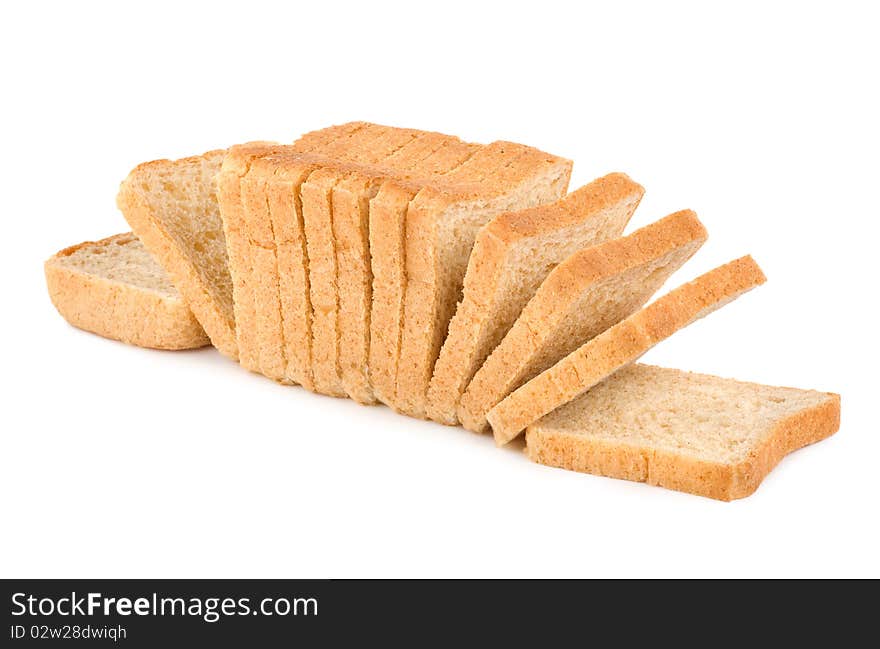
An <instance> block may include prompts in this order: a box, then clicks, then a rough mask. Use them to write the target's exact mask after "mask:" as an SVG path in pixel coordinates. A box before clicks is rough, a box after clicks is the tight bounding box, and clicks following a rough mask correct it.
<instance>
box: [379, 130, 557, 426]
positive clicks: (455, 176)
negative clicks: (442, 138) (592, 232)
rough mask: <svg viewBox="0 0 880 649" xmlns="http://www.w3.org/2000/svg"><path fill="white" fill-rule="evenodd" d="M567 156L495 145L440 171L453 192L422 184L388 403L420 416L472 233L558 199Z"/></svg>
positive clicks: (410, 219)
mask: <svg viewBox="0 0 880 649" xmlns="http://www.w3.org/2000/svg"><path fill="white" fill-rule="evenodd" d="M570 176H571V161H569V160H565V159H563V158H559V157H556V156H553V155H550V154H548V153H544V152H543V151H539V150H537V149H533V148H531V147H527V146H523V145H519V144H512V143H509V142H494V143H492V144H489V145H487V146H485V147H483V148H482V149H480V150H479V151H477V152H476V153H475V154H474V155H473V156H472V157H471V158H469V159H468V160H467V162H465V163H464V164H462V165H461V166H459V167H458V168H457V169H456V170H455V171H454V172H452V173H449V174H447V175H445V176H444V177H443V178H444V181H445V182H447V183H449V184H451V185H456V184H458V185H471V187H472V189H470V190H467V191H466V190H465V189H464V188H462V187H460V188H459V189H458V190H457V191H456V192H454V193H452V192H448V191H444V190H442V189H439V188H432V187H427V188H425V189H424V190H421V191H420V192H419V193H418V195H417V196H416V197H415V198H414V199H413V201H412V202H411V204H410V205H409V207H408V209H407V216H406V226H405V227H406V229H405V231H406V252H405V258H406V261H405V273H406V291H405V298H404V314H403V323H404V325H403V326H404V328H403V332H402V336H401V343H400V353H399V361H398V370H397V380H396V399H395V404H394V407H395V409H397V410H398V411H400V412H402V413H404V414H408V415H410V416H413V417H422V418H424V417H425V416H426V405H427V404H426V402H427V390H428V384H429V382H430V380H431V376H432V374H433V370H434V364H435V362H436V360H437V356H438V355H439V353H440V347H441V345H442V344H443V340H444V338H445V337H446V333H447V330H448V328H449V321H450V320H451V319H452V315H453V313H454V311H455V307H456V305H457V304H458V302H459V300H460V298H461V291H462V285H463V281H464V275H465V271H466V269H467V262H468V258H469V256H470V253H471V249H472V248H473V245H474V241H475V240H476V236H477V232H478V231H479V229H480V228H481V227H483V226H484V225H486V223H488V222H489V221H490V220H491V219H492V218H493V217H495V216H497V215H498V214H500V213H503V212H508V211H516V210H520V209H525V208H529V207H534V206H537V205H543V204H545V203H550V202H553V201H556V200H558V199H559V198H560V197H561V196H562V195H563V194H565V191H566V189H567V187H568V181H569V177H570Z"/></svg>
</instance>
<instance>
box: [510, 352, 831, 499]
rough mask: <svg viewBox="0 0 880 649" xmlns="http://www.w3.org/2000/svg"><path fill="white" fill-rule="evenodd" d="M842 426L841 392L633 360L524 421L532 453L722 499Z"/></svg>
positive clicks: (750, 486) (558, 463)
mask: <svg viewBox="0 0 880 649" xmlns="http://www.w3.org/2000/svg"><path fill="white" fill-rule="evenodd" d="M839 427H840V396H839V395H837V394H830V393H826V392H814V391H812V390H797V389H794V388H777V387H770V386H767V385H758V384H756V383H742V382H740V381H733V380H731V379H722V378H718V377H717V376H707V375H704V374H692V373H689V372H682V371H681V370H674V369H667V368H662V367H652V366H650V365H641V364H633V365H630V366H628V367H625V368H624V369H622V370H620V371H619V372H616V373H615V374H612V375H611V376H610V377H609V378H607V379H606V380H604V381H602V382H601V383H599V385H597V386H595V387H594V388H592V389H591V390H590V391H589V392H587V393H586V394H584V395H583V396H580V397H578V398H576V399H575V400H573V401H571V402H569V403H567V404H566V405H564V406H562V407H561V408H559V409H557V410H555V411H553V412H552V413H550V414H549V415H546V416H544V417H543V418H541V419H540V420H539V421H537V422H535V423H534V424H532V425H530V426H529V427H528V429H527V430H526V447H527V452H528V455H529V457H530V458H531V459H533V460H535V461H536V462H539V463H541V464H546V465H548V466H555V467H561V468H564V469H571V470H573V471H581V472H584V473H593V474H596V475H603V476H610V477H612V478H622V479H624V480H635V481H637V482H647V483H648V484H652V485H659V486H661V487H666V488H667V489H676V490H678V491H685V492H688V493H692V494H698V495H700V496H707V497H709V498H717V499H719V500H734V499H736V498H744V497H745V496H748V495H750V494H751V493H753V492H754V491H755V489H757V488H758V486H759V485H760V484H761V481H762V480H763V479H764V477H765V476H766V475H767V474H768V473H769V472H770V471H771V470H772V469H773V467H775V466H776V465H777V464H778V463H779V461H780V460H781V459H782V458H783V457H785V456H786V455H787V454H788V453H791V452H792V451H795V450H797V449H799V448H801V447H802V446H806V445H807V444H812V443H814V442H817V441H819V440H821V439H824V438H826V437H828V436H829V435H832V434H833V433H834V432H836V431H837V429H838V428H839Z"/></svg>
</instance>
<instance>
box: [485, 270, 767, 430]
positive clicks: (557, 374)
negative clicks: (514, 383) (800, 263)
mask: <svg viewBox="0 0 880 649" xmlns="http://www.w3.org/2000/svg"><path fill="white" fill-rule="evenodd" d="M765 281H766V278H765V277H764V273H763V272H762V271H761V269H760V268H759V267H758V264H756V263H755V261H754V260H753V259H752V258H751V257H749V256H746V257H741V258H739V259H735V260H734V261H731V262H729V263H727V264H725V265H723V266H719V267H718V268H715V269H714V270H710V271H709V272H708V273H705V274H704V275H700V276H699V277H698V278H697V279H695V280H693V281H692V282H688V283H687V284H684V285H682V286H679V287H678V288H676V289H674V290H672V291H670V292H669V293H667V294H666V295H664V296H662V297H660V298H658V299H657V300H655V301H654V302H652V303H651V304H649V305H648V306H646V307H645V308H643V309H642V310H640V311H638V312H636V313H634V314H633V315H631V316H629V317H628V318H626V319H625V320H622V321H620V322H618V323H617V324H616V325H614V326H613V327H611V328H610V329H607V330H606V331H604V332H602V333H600V334H599V335H598V336H596V337H595V338H593V339H592V340H590V341H589V342H587V343H585V344H583V345H582V346H580V347H578V348H577V349H575V350H574V351H573V352H571V353H570V354H568V355H567V356H566V357H565V358H563V359H562V360H560V361H559V362H558V363H556V364H555V365H553V367H551V368H549V369H547V370H545V371H544V372H541V374H539V375H538V376H536V377H535V378H533V379H532V380H531V381H529V382H528V383H526V384H525V385H523V386H522V387H520V388H518V389H517V390H515V391H514V392H512V393H511V394H510V395H508V396H507V397H506V398H505V399H504V400H503V401H502V402H501V403H499V404H498V405H497V406H495V407H494V408H492V410H490V411H489V414H488V415H487V418H488V420H489V423H490V424H491V425H492V431H493V433H494V435H495V442H496V443H497V444H499V445H503V444H507V443H508V442H509V441H511V440H512V439H514V438H515V437H517V436H518V435H519V434H520V433H521V432H522V431H523V430H524V429H525V428H526V426H528V425H530V424H532V423H534V422H536V421H537V420H538V419H540V418H541V417H543V416H544V415H546V414H548V413H550V412H553V411H554V410H556V408H558V407H559V406H562V405H565V404H566V403H568V402H569V401H571V400H572V399H574V398H575V397H577V396H578V395H580V394H583V393H584V392H586V391H587V390H589V389H590V388H592V387H593V386H594V385H596V384H597V383H599V382H600V381H601V380H603V379H604V378H606V377H607V376H610V375H611V374H613V373H614V372H616V371H617V370H619V369H620V368H622V367H625V366H626V365H628V364H629V363H632V362H633V361H635V360H637V359H638V358H639V357H640V356H641V355H642V354H644V353H645V352H647V351H648V350H649V349H650V348H651V347H653V346H654V345H656V344H657V343H658V342H660V341H661V340H664V339H665V338H668V337H669V336H671V335H672V334H673V333H675V332H676V331H678V330H679V329H682V328H684V327H686V326H687V325H689V324H690V323H692V322H694V321H695V320H698V319H700V318H702V317H704V316H706V315H708V314H710V313H712V312H713V311H715V310H716V309H719V308H721V307H722V306H724V305H725V304H728V303H729V302H732V301H733V300H735V299H736V298H738V297H739V296H740V295H742V294H743V293H745V292H747V291H750V290H751V289H753V288H754V287H756V286H758V285H760V284H763V283H764V282H765Z"/></svg>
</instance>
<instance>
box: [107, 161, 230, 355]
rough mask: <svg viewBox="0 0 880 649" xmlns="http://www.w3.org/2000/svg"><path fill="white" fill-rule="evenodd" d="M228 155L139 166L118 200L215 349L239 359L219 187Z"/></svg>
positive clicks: (124, 183) (131, 175)
mask: <svg viewBox="0 0 880 649" xmlns="http://www.w3.org/2000/svg"><path fill="white" fill-rule="evenodd" d="M225 153H226V152H225V151H224V150H217V151H209V152H208V153H205V154H204V155H201V156H193V157H189V158H183V159H180V160H155V161H152V162H146V163H144V164H141V165H138V166H137V167H135V168H134V170H132V172H131V173H130V174H129V175H128V177H127V178H126V179H125V180H124V181H123V182H122V185H121V186H120V188H119V194H118V196H117V199H116V200H117V205H118V206H119V209H120V210H122V213H123V215H124V216H125V219H126V221H128V224H129V225H130V226H131V229H132V230H134V233H135V235H137V237H138V238H139V239H140V240H141V241H142V242H143V244H144V247H145V248H146V249H147V250H148V251H149V253H150V254H151V255H152V256H153V257H154V258H155V259H156V261H157V262H158V263H159V265H160V266H162V268H164V269H165V271H166V272H167V273H168V275H169V276H170V277H171V281H172V283H173V284H174V286H176V287H177V290H178V291H180V294H181V296H182V297H183V300H184V302H185V303H186V304H187V305H188V306H189V308H190V309H191V310H192V312H193V315H195V317H196V319H197V320H198V321H199V324H201V325H202V327H203V328H204V330H205V333H206V334H207V335H208V337H209V338H210V339H211V342H212V343H213V344H214V346H215V347H217V349H219V350H220V351H221V352H222V353H223V354H225V355H227V356H229V357H231V358H237V357H238V346H237V344H236V340H235V314H234V309H233V299H232V277H231V276H230V274H229V263H228V256H227V252H226V239H225V237H224V235H223V223H222V221H221V218H220V209H219V205H218V203H217V197H216V193H215V185H214V176H216V174H217V172H218V171H219V170H220V165H221V163H222V161H223V157H224V155H225Z"/></svg>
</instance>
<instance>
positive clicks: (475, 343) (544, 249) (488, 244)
mask: <svg viewBox="0 0 880 649" xmlns="http://www.w3.org/2000/svg"><path fill="white" fill-rule="evenodd" d="M643 194H644V189H643V188H642V187H641V186H640V185H638V184H636V183H634V182H633V181H632V180H630V179H629V178H628V177H627V176H626V175H625V174H620V173H614V174H610V175H608V176H605V177H603V178H599V179H598V180H595V181H593V182H591V183H590V184H588V185H585V186H584V187H581V188H580V189H578V190H577V191H575V192H572V193H571V194H569V195H568V196H566V197H565V198H563V199H561V200H559V201H557V202H555V203H550V204H547V205H541V206H539V207H533V208H529V209H526V210H522V211H519V212H507V213H505V214H501V215H500V216H497V217H495V218H494V219H492V220H491V221H490V222H489V223H488V224H487V225H486V226H485V227H484V228H482V229H481V230H480V232H479V234H478V235H477V240H476V243H475V244H474V249H473V251H472V252H471V256H470V260H469V261H468V267H467V273H466V274H465V278H464V296H463V298H462V301H461V303H460V304H459V305H458V308H457V309H456V312H455V316H454V317H453V318H452V321H451V322H450V324H449V334H448V335H447V336H446V342H444V343H443V348H442V349H441V351H440V357H439V358H438V359H437V364H436V366H435V368H434V376H433V378H432V379H431V383H430V386H429V388H428V408H427V414H428V417H430V418H431V419H433V420H435V421H439V422H441V423H444V424H449V425H454V424H457V423H458V415H457V414H456V409H457V407H458V402H459V399H460V398H461V395H462V392H464V389H465V388H466V387H467V385H468V383H470V380H471V379H472V378H473V376H474V373H475V372H476V371H477V369H479V367H480V366H481V365H482V364H483V362H484V361H485V360H486V357H487V356H488V355H489V354H490V353H491V352H492V350H493V349H495V347H496V346H497V345H498V343H499V342H501V339H502V338H503V337H504V335H505V334H506V333H507V332H508V330H509V329H510V327H511V325H512V324H513V323H514V321H515V320H516V318H517V317H518V316H519V314H520V313H521V312H522V310H523V307H525V305H526V303H528V301H529V300H530V299H531V298H532V296H533V295H534V294H535V291H537V290H538V286H540V284H541V282H543V281H544V279H545V278H546V277H547V275H548V273H550V271H551V270H553V268H554V267H555V266H556V265H557V264H559V262H561V261H562V260H564V259H565V258H567V257H568V256H570V255H571V254H572V253H574V252H575V251H577V250H579V249H581V248H586V247H589V246H592V245H594V244H596V243H600V242H602V241H605V240H606V239H609V238H612V237H617V236H619V235H620V233H621V232H623V229H624V227H626V224H627V223H628V222H629V219H630V217H631V216H632V214H633V212H634V211H635V209H636V206H637V205H638V203H639V201H640V200H641V197H642V195H643Z"/></svg>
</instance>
